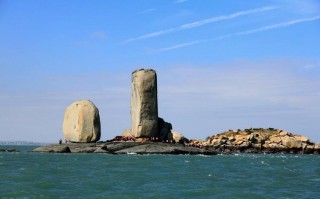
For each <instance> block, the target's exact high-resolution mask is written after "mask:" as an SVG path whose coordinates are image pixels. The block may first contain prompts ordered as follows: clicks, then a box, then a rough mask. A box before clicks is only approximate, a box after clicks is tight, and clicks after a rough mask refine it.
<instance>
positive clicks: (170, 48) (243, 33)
mask: <svg viewBox="0 0 320 199" xmlns="http://www.w3.org/2000/svg"><path fill="white" fill-rule="evenodd" d="M319 19H320V16H315V17H311V18H303V19H297V20H292V21H287V22H284V23H278V24H273V25H269V26H264V27H261V28H257V29H251V30H247V31H242V32H237V33H231V34H226V35H222V36H219V37H216V38H213V39H209V40H196V41H191V42H186V43H182V44H176V45H173V46H169V47H165V48H160V49H157V50H156V51H169V50H174V49H177V48H183V47H187V46H191V45H196V44H200V43H207V42H212V41H216V40H221V39H227V38H230V37H234V36H242V35H249V34H254V33H257V32H263V31H267V30H273V29H278V28H285V27H288V26H293V25H296V24H299V23H305V22H309V21H315V20H319Z"/></svg>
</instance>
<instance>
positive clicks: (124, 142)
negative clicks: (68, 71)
mask: <svg viewBox="0 0 320 199" xmlns="http://www.w3.org/2000/svg"><path fill="white" fill-rule="evenodd" d="M130 113H131V129H130V130H126V131H124V132H123V133H122V135H121V136H116V137H115V138H114V139H112V140H109V141H105V142H99V140H100V137H101V125H100V116H99V110H98V108H97V107H96V106H95V105H94V103H93V102H91V101H89V100H80V101H76V102H74V103H72V104H71V105H70V106H69V107H67V109H66V111H65V115H64V121H63V134H64V139H65V143H62V140H60V143H59V144H51V145H47V146H42V147H38V148H36V149H34V150H33V151H34V152H54V153H110V154H204V155H216V154H229V153H241V152H244V153H301V154H320V145H319V144H315V143H313V142H311V141H310V140H309V139H308V138H307V137H304V136H301V135H297V134H293V133H289V132H287V131H284V130H280V129H274V128H268V129H263V128H250V129H244V130H240V129H238V130H229V131H226V132H223V133H219V134H216V135H212V136H209V137H208V138H207V140H189V139H187V138H185V137H184V136H183V135H182V134H179V133H176V132H173V131H172V124H171V123H169V122H166V121H165V120H164V119H162V118H160V117H159V116H158V97H157V74H156V72H155V71H154V70H152V69H140V70H136V71H134V72H133V73H132V79H131V103H130Z"/></svg>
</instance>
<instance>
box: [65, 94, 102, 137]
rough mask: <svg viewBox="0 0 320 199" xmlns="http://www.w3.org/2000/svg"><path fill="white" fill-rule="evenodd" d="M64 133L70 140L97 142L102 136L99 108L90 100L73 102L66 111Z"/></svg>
mask: <svg viewBox="0 0 320 199" xmlns="http://www.w3.org/2000/svg"><path fill="white" fill-rule="evenodd" d="M63 134H64V138H65V140H66V141H69V142H84V143H88V142H96V141H99V139H100V136H101V125H100V116H99V110H98V108H97V107H96V106H95V105H94V104H93V103H92V102H91V101H89V100H81V101H76V102H74V103H72V104H71V105H70V106H68V108H67V109H66V111H65V114H64V120H63Z"/></svg>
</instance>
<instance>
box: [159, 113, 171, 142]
mask: <svg viewBox="0 0 320 199" xmlns="http://www.w3.org/2000/svg"><path fill="white" fill-rule="evenodd" d="M171 129H172V124H171V123H169V122H166V121H164V120H163V119H162V118H160V117H159V118H158V135H157V137H159V139H160V140H173V137H172V132H171Z"/></svg>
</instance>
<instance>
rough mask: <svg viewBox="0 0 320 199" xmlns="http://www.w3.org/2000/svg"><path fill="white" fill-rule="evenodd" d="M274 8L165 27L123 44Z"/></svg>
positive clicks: (269, 8) (262, 8)
mask: <svg viewBox="0 0 320 199" xmlns="http://www.w3.org/2000/svg"><path fill="white" fill-rule="evenodd" d="M273 9H276V7H273V6H267V7H261V8H256V9H252V10H245V11H239V12H235V13H233V14H230V15H222V16H218V17H211V18H207V19H203V20H199V21H195V22H192V23H187V24H183V25H181V26H178V27H175V28H169V29H165V30H160V31H156V32H151V33H148V34H145V35H141V36H138V37H135V38H131V39H128V40H126V41H124V42H122V43H121V44H127V43H130V42H133V41H138V40H143V39H148V38H152V37H158V36H160V35H164V34H168V33H171V32H176V31H180V30H186V29H192V28H197V27H200V26H203V25H206V24H210V23H214V22H218V21H223V20H228V19H233V18H237V17H240V16H243V15H249V14H254V13H259V12H266V11H269V10H273Z"/></svg>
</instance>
